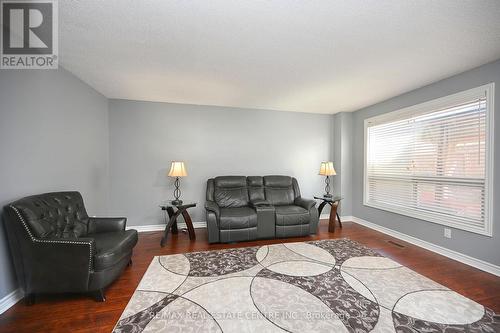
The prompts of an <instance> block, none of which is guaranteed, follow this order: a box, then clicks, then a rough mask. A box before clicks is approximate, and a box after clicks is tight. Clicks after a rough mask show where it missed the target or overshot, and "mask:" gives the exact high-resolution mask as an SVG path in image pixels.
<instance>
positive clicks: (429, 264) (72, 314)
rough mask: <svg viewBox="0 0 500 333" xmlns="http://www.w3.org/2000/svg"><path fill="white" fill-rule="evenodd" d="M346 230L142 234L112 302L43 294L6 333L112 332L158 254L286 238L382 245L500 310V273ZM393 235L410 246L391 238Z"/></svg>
mask: <svg viewBox="0 0 500 333" xmlns="http://www.w3.org/2000/svg"><path fill="white" fill-rule="evenodd" d="M343 225H344V227H343V228H342V229H339V228H337V229H336V230H335V233H329V232H328V223H327V221H326V220H323V221H321V224H320V228H319V232H318V234H317V235H316V236H314V237H302V238H293V239H276V240H264V241H254V242H245V243H238V244H215V245H209V244H208V242H207V234H206V230H205V229H196V237H197V239H196V241H190V240H189V237H188V235H187V234H185V233H181V232H180V233H179V234H178V235H173V236H172V235H169V238H168V240H167V245H166V246H165V247H164V248H161V247H160V239H161V232H149V233H141V234H140V236H139V244H138V245H137V247H136V249H135V251H134V256H133V265H132V266H131V267H128V268H127V269H126V270H125V272H124V273H123V274H122V276H121V277H120V278H119V279H118V280H117V281H116V282H115V283H114V284H112V285H111V286H110V287H109V288H108V290H107V292H106V298H107V300H106V302H104V303H98V302H95V301H94V300H93V299H92V298H90V297H88V296H86V295H56V296H54V295H52V296H40V297H37V299H36V304H34V305H31V306H26V305H25V304H24V303H23V302H19V303H17V304H16V305H15V306H13V307H12V308H10V309H9V310H8V311H6V312H5V313H3V314H2V315H0V332H70V331H71V332H110V331H111V330H112V329H113V327H114V325H115V323H116V321H117V320H118V318H119V317H120V315H121V313H122V311H123V309H124V308H125V306H126V305H127V303H128V301H129V299H130V297H131V296H132V293H133V292H134V290H135V288H136V287H137V285H138V283H139V281H140V280H141V277H142V276H143V274H144V272H145V271H146V269H147V268H148V265H149V263H150V262H151V259H152V258H153V256H157V255H165V254H173V253H183V252H190V251H201V250H214V249H221V248H228V247H245V246H255V245H264V244H272V243H281V242H297V241H307V240H313V239H327V238H342V237H348V238H350V239H352V240H355V241H358V242H360V243H362V244H364V245H366V246H369V247H371V248H374V249H376V250H378V251H379V252H380V253H381V254H383V255H385V256H387V257H390V258H392V259H394V260H396V261H398V262H399V263H401V264H403V265H405V266H407V267H409V268H411V269H413V270H414V271H416V272H419V273H420V274H423V275H425V276H427V277H429V278H431V279H433V280H434V281H436V282H438V283H441V284H443V285H445V286H447V287H449V288H451V289H453V290H455V291H457V292H459V293H460V294H462V295H464V296H466V297H469V298H471V299H473V300H475V301H476V302H479V303H481V304H483V305H484V306H487V307H489V308H491V309H493V310H494V311H495V312H497V313H500V277H497V276H494V275H492V274H488V273H485V272H482V271H480V270H477V269H475V268H472V267H470V266H467V265H464V264H461V263H459V262H456V261H453V260H451V259H448V258H446V257H443V256H440V255H438V254H435V253H433V252H430V251H427V250H424V249H422V248H419V247H417V246H413V245H411V244H408V243H405V242H402V241H400V240H398V239H395V238H392V237H389V236H387V235H385V234H382V233H379V232H376V231H373V230H371V229H368V228H365V227H362V226H360V225H357V224H355V223H351V222H346V223H343ZM389 240H392V241H394V242H396V243H398V244H401V245H403V246H404V247H399V246H396V245H394V244H391V243H389V242H388V241H389Z"/></svg>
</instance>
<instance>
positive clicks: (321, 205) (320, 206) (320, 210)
mask: <svg viewBox="0 0 500 333" xmlns="http://www.w3.org/2000/svg"><path fill="white" fill-rule="evenodd" d="M325 205H326V201H323V202H322V203H320V204H319V207H318V216H321V212H322V211H323V208H324V207H325Z"/></svg>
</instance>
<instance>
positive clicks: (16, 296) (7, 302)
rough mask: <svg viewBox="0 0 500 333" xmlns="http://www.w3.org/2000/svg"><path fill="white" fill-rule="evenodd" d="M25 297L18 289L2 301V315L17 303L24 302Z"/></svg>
mask: <svg viewBox="0 0 500 333" xmlns="http://www.w3.org/2000/svg"><path fill="white" fill-rule="evenodd" d="M23 297H24V295H23V292H22V291H21V289H16V290H14V291H13V292H11V293H10V294H8V295H7V296H5V297H3V298H2V299H0V314H2V313H4V312H5V311H7V310H8V309H9V308H10V307H12V306H14V304H16V303H17V302H19V301H20V300H22V299H23Z"/></svg>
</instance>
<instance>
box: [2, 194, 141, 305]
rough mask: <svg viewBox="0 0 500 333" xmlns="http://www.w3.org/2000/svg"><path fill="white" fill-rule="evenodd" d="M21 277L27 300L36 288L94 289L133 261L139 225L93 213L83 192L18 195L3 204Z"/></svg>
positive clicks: (43, 290)
mask: <svg viewBox="0 0 500 333" xmlns="http://www.w3.org/2000/svg"><path fill="white" fill-rule="evenodd" d="M4 214H5V227H6V231H7V237H8V239H9V244H10V249H11V253H12V257H13V261H14V266H15V268H16V273H17V278H18V281H19V284H20V286H21V288H22V289H23V291H24V293H25V297H26V300H27V302H28V303H32V302H33V300H34V295H35V294H37V293H61V292H92V293H94V294H95V296H96V298H97V299H98V300H100V301H104V300H105V298H104V291H103V290H104V288H105V287H107V286H108V285H109V284H110V283H111V282H113V281H114V280H115V279H116V278H117V277H118V276H119V275H120V274H121V272H122V271H123V270H124V268H125V267H126V266H127V264H129V263H131V257H132V250H133V248H134V246H135V245H136V244H137V239H138V237H137V231H136V230H125V226H126V221H127V219H126V218H94V217H89V216H88V215H87V212H86V210H85V206H84V204H83V199H82V196H81V195H80V193H78V192H54V193H45V194H40V195H34V196H30V197H26V198H23V199H20V200H18V201H15V202H13V203H11V204H9V205H7V206H5V209H4Z"/></svg>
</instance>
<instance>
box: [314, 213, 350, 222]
mask: <svg viewBox="0 0 500 333" xmlns="http://www.w3.org/2000/svg"><path fill="white" fill-rule="evenodd" d="M329 218H330V214H321V215H320V216H319V219H320V220H328V219H329ZM352 219H353V217H352V216H351V215H346V216H341V217H340V221H352Z"/></svg>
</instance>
